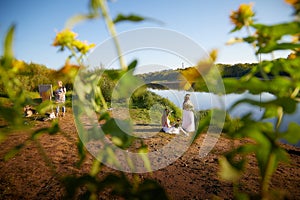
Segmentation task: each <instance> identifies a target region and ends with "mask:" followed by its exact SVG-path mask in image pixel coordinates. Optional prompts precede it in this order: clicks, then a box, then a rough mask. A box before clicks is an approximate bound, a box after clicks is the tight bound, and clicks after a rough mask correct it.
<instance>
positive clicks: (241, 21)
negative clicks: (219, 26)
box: [230, 3, 255, 31]
mask: <svg viewBox="0 0 300 200" xmlns="http://www.w3.org/2000/svg"><path fill="white" fill-rule="evenodd" d="M252 7H253V3H249V4H241V5H240V7H239V9H238V10H237V11H232V12H231V14H230V20H231V22H232V23H233V24H234V25H235V28H234V30H233V31H236V30H240V29H241V28H243V26H249V25H251V24H253V17H254V15H255V13H254V12H253V10H252Z"/></svg>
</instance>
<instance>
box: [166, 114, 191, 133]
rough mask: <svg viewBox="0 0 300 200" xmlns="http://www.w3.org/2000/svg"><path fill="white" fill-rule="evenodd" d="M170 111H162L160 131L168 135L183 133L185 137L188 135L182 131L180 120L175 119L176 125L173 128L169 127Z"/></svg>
mask: <svg viewBox="0 0 300 200" xmlns="http://www.w3.org/2000/svg"><path fill="white" fill-rule="evenodd" d="M170 113H171V111H169V110H168V109H165V110H164V113H163V116H162V118H161V121H162V131H163V132H165V133H169V134H180V132H183V133H184V134H185V135H186V136H187V135H188V134H187V132H186V131H184V130H183V129H182V127H181V126H180V119H177V123H176V124H175V125H174V126H171V124H170V120H169V115H170Z"/></svg>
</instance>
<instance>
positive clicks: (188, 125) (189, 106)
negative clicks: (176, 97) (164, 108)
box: [182, 94, 195, 132]
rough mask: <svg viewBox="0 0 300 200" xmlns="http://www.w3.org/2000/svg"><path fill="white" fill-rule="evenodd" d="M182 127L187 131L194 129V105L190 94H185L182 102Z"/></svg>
mask: <svg viewBox="0 0 300 200" xmlns="http://www.w3.org/2000/svg"><path fill="white" fill-rule="evenodd" d="M182 108H183V114H182V128H183V129H184V130H185V131H187V132H193V131H195V119H194V105H193V103H192V101H191V100H190V94H186V95H185V97H184V102H183V106H182Z"/></svg>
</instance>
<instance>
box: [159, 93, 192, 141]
mask: <svg viewBox="0 0 300 200" xmlns="http://www.w3.org/2000/svg"><path fill="white" fill-rule="evenodd" d="M182 109H183V113H182V125H181V126H180V121H181V120H180V119H177V120H176V123H175V124H174V125H171V123H170V119H169V116H170V114H171V112H172V111H170V110H168V109H167V108H166V109H165V110H164V112H163V115H162V117H161V125H162V130H163V132H165V133H170V134H180V132H182V133H183V134H185V135H188V133H189V132H194V131H195V119H194V105H193V103H192V101H191V99H190V94H186V95H185V97H184V102H183V105H182Z"/></svg>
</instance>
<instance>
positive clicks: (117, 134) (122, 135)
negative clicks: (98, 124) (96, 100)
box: [102, 118, 134, 148]
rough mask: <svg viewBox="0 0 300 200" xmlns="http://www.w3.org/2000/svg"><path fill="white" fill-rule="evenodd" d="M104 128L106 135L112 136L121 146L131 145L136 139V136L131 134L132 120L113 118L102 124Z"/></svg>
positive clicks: (115, 142) (116, 143)
mask: <svg viewBox="0 0 300 200" xmlns="http://www.w3.org/2000/svg"><path fill="white" fill-rule="evenodd" d="M102 130H103V132H104V133H105V134H106V135H110V136H111V139H112V142H113V143H114V144H115V145H117V146H118V147H121V148H127V147H129V146H130V145H131V143H132V141H133V140H134V137H133V136H131V135H129V134H130V133H132V131H133V128H132V124H131V123H130V121H125V120H120V119H114V118H112V119H110V120H108V121H107V122H106V123H105V124H104V125H103V126H102Z"/></svg>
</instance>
